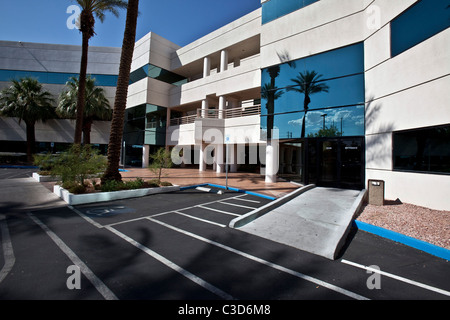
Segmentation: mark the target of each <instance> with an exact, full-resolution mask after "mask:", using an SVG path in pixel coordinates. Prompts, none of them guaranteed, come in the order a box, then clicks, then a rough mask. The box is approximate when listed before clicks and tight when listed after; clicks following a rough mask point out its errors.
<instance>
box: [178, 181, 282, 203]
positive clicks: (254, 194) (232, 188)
mask: <svg viewBox="0 0 450 320" xmlns="http://www.w3.org/2000/svg"><path fill="white" fill-rule="evenodd" d="M205 186H210V187H213V188H220V189H226V188H227V187H226V186H222V185H219V184H213V183H202V184H196V185H192V186H187V187H181V188H180V191H183V190H187V189H195V188H197V187H205ZM228 190H231V191H236V192H240V193H245V194H249V195H252V196H256V197H260V198H264V199H269V200H276V199H277V198H274V197H271V196H266V195H264V194H261V193H256V192H253V191H247V190H243V189H238V188H234V187H228Z"/></svg>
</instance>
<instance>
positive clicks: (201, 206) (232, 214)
mask: <svg viewBox="0 0 450 320" xmlns="http://www.w3.org/2000/svg"><path fill="white" fill-rule="evenodd" d="M196 207H198V208H203V209H206V210H211V211H216V212H220V213H224V214H228V215H230V216H235V217H240V216H241V215H240V214H237V213H232V212H228V211H223V210H219V209H214V208H209V207H205V206H203V205H201V204H199V205H197V206H196Z"/></svg>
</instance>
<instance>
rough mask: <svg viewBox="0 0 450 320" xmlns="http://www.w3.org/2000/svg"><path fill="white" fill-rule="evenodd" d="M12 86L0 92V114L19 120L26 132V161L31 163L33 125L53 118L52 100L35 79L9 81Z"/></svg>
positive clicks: (33, 138) (33, 142)
mask: <svg viewBox="0 0 450 320" xmlns="http://www.w3.org/2000/svg"><path fill="white" fill-rule="evenodd" d="M11 82H12V85H11V86H10V87H9V88H5V89H4V90H3V91H2V92H0V114H2V115H4V116H7V117H17V118H19V124H20V122H21V121H24V122H25V124H26V128H27V129H26V130H27V161H28V162H30V163H31V162H32V161H33V153H34V149H35V144H36V136H35V125H36V122H38V121H43V122H45V121H46V120H47V119H50V118H53V117H54V116H55V113H54V111H55V109H54V107H53V105H54V100H53V98H52V95H51V94H50V92H48V91H44V90H43V87H42V84H40V83H39V82H38V81H37V80H36V79H32V78H23V79H20V81H17V80H11Z"/></svg>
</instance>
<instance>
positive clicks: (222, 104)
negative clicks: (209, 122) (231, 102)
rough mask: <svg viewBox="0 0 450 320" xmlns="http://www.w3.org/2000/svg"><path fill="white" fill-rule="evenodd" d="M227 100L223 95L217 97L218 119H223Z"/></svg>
mask: <svg viewBox="0 0 450 320" xmlns="http://www.w3.org/2000/svg"><path fill="white" fill-rule="evenodd" d="M226 104H227V100H226V99H225V97H224V96H220V97H219V119H225V113H224V112H225V109H226Z"/></svg>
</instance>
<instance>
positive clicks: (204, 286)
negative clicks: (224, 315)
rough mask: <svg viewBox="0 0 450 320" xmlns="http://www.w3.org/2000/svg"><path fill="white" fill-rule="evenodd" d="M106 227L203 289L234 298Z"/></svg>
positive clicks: (220, 295)
mask: <svg viewBox="0 0 450 320" xmlns="http://www.w3.org/2000/svg"><path fill="white" fill-rule="evenodd" d="M148 219H150V218H148ZM106 229H108V230H109V231H111V232H112V233H114V234H116V235H117V236H119V237H121V238H122V239H124V240H125V241H127V242H129V243H130V244H132V245H133V246H135V247H136V248H138V249H140V250H142V251H144V252H145V253H146V254H148V255H149V256H151V257H152V258H154V259H156V260H158V261H159V262H161V263H162V264H164V265H166V266H167V267H169V268H171V269H172V270H174V271H176V272H178V273H180V274H181V275H183V276H184V277H186V278H188V279H189V280H191V281H193V282H195V283H196V284H198V285H200V286H202V287H203V288H205V289H207V290H209V291H211V292H212V293H214V294H216V295H218V296H219V297H221V298H223V299H226V300H234V298H233V297H232V296H231V295H229V294H228V293H226V292H224V291H222V290H220V289H219V288H217V287H215V286H213V285H212V284H210V283H208V282H206V281H205V280H203V279H201V278H199V277H197V276H196V275H194V274H192V273H190V272H189V271H187V270H185V269H183V268H181V267H180V266H178V265H177V264H175V263H173V262H172V261H170V260H168V259H166V258H164V257H163V256H161V255H159V254H158V253H156V252H154V251H153V250H150V249H149V248H147V247H146V246H144V245H142V244H140V243H139V242H137V241H135V240H133V239H132V238H130V237H128V236H127V235H125V234H123V233H122V232H120V231H118V230H116V229H114V228H112V227H106Z"/></svg>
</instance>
